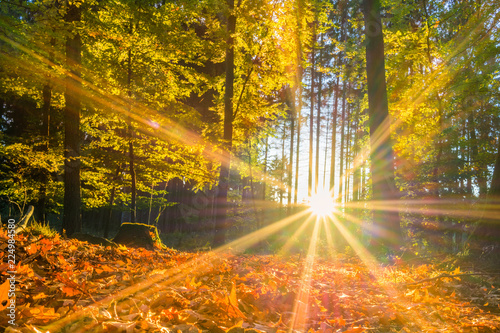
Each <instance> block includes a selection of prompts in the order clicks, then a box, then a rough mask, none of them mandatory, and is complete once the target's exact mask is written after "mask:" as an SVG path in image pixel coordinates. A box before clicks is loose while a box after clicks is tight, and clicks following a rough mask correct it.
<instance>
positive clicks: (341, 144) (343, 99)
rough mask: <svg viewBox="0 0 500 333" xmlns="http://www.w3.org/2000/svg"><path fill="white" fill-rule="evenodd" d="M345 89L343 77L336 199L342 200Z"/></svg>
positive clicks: (345, 84) (345, 83)
mask: <svg viewBox="0 0 500 333" xmlns="http://www.w3.org/2000/svg"><path fill="white" fill-rule="evenodd" d="M346 89H347V82H346V79H345V78H344V84H343V88H342V118H341V120H340V161H339V162H340V163H339V168H340V170H339V195H338V200H339V201H340V202H342V198H343V197H344V195H343V194H344V192H343V187H344V186H343V185H344V133H345V109H346V99H347V98H346Z"/></svg>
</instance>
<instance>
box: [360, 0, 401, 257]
mask: <svg viewBox="0 0 500 333" xmlns="http://www.w3.org/2000/svg"><path fill="white" fill-rule="evenodd" d="M363 4H364V19H365V33H366V76H367V83H368V105H369V107H368V114H369V125H370V146H371V151H370V158H371V164H370V165H371V173H372V191H373V200H375V201H384V200H396V199H398V192H397V189H396V184H395V180H394V153H393V150H392V143H391V138H390V135H389V134H390V121H389V107H388V102H387V88H386V82H385V61H384V38H383V34H382V21H381V18H380V0H363ZM374 219H375V221H374V223H375V226H376V227H377V228H378V236H379V237H380V239H381V243H382V244H383V245H385V246H387V247H391V248H398V247H399V246H400V245H401V243H402V235H401V225H400V218H399V212H397V211H396V212H389V211H381V210H375V211H374Z"/></svg>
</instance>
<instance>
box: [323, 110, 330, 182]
mask: <svg viewBox="0 0 500 333" xmlns="http://www.w3.org/2000/svg"><path fill="white" fill-rule="evenodd" d="M329 132H330V117H327V118H326V134H325V138H326V140H325V141H326V142H325V163H324V165H323V189H325V188H326V161H327V160H328V133H329Z"/></svg>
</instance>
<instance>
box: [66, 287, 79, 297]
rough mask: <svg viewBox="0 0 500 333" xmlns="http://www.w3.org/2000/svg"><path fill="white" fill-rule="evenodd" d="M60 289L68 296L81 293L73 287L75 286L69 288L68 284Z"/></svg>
mask: <svg viewBox="0 0 500 333" xmlns="http://www.w3.org/2000/svg"><path fill="white" fill-rule="evenodd" d="M62 291H63V293H65V294H66V295H67V296H69V297H71V296H75V295H80V294H81V293H82V292H81V291H80V290H78V289H75V288H71V287H68V286H64V287H63V288H62Z"/></svg>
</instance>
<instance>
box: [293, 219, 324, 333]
mask: <svg viewBox="0 0 500 333" xmlns="http://www.w3.org/2000/svg"><path fill="white" fill-rule="evenodd" d="M320 226H321V224H320V219H319V218H318V217H316V220H315V222H314V230H313V232H312V235H311V239H310V241H309V248H308V250H307V255H306V258H305V261H304V267H303V268H302V275H301V278H300V287H299V291H298V293H297V297H296V299H295V302H294V306H293V315H292V318H291V326H290V332H295V331H300V332H305V329H306V321H307V316H308V313H309V291H310V288H311V282H312V278H313V268H314V264H315V260H316V248H317V245H318V235H319V228H320Z"/></svg>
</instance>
